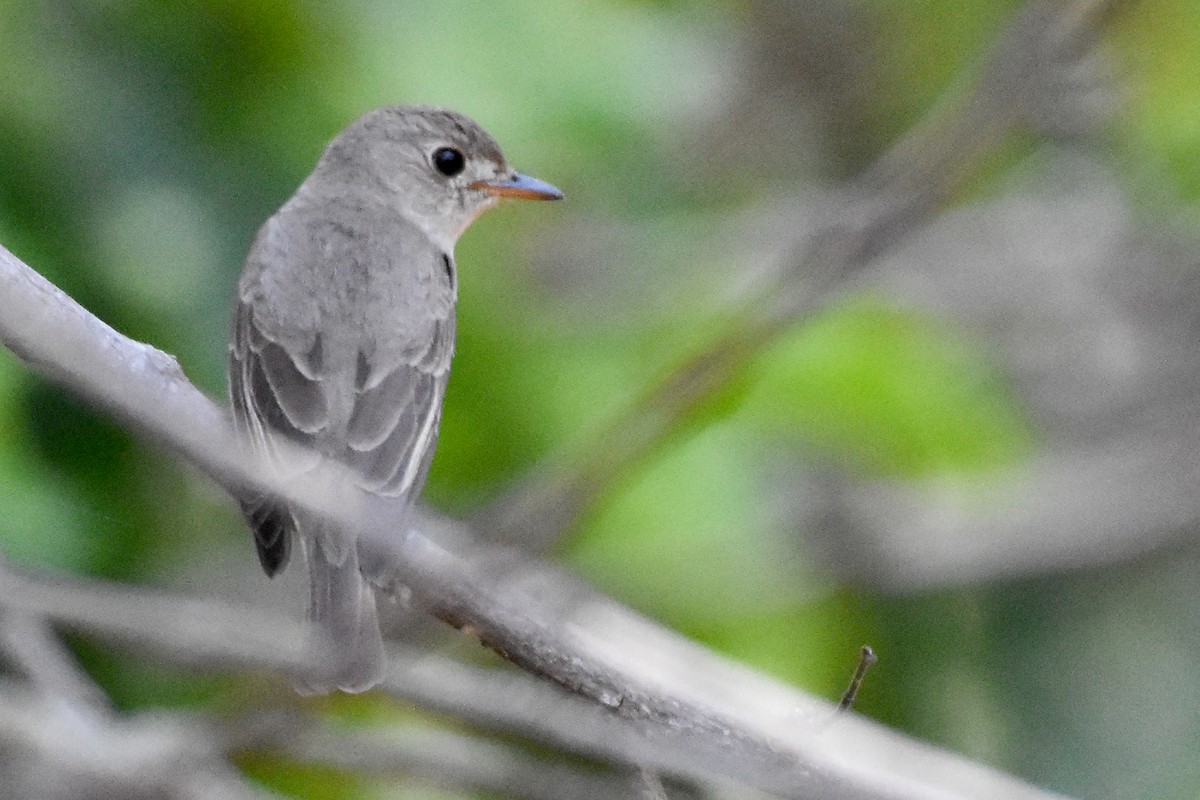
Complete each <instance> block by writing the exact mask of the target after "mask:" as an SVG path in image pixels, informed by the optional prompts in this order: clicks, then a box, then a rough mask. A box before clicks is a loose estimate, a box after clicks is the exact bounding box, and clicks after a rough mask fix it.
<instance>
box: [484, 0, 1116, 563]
mask: <svg viewBox="0 0 1200 800" xmlns="http://www.w3.org/2000/svg"><path fill="white" fill-rule="evenodd" d="M1119 2H1121V0H1032V2H1029V3H1027V4H1026V5H1025V6H1024V7H1023V8H1022V9H1021V10H1020V11H1018V12H1017V13H1016V14H1015V15H1014V17H1013V19H1012V21H1011V22H1010V24H1009V26H1008V27H1007V29H1006V30H1005V31H1004V32H1003V33H1002V34H1001V35H1000V36H999V37H998V40H997V43H996V45H995V47H994V48H993V51H992V53H991V55H990V56H988V57H987V58H986V59H985V61H984V64H983V69H982V72H981V74H980V76H979V78H978V79H977V80H976V82H975V84H974V85H973V86H972V87H971V88H970V89H969V90H968V91H967V92H966V93H965V94H964V95H963V96H962V97H961V98H960V99H959V100H958V101H957V102H954V103H952V104H949V105H947V106H945V107H944V108H941V109H938V110H935V111H934V112H933V113H932V114H931V115H930V117H929V118H928V119H927V120H925V121H924V122H923V123H921V124H920V125H918V126H917V127H916V128H915V129H914V130H913V131H912V132H910V133H909V134H908V135H907V136H905V137H904V138H903V139H902V140H901V141H900V142H898V143H897V144H895V145H894V146H893V147H892V148H891V149H890V150H888V151H887V152H885V153H884V154H883V155H882V156H880V157H879V158H878V159H877V161H876V162H875V163H874V164H873V165H872V166H871V167H869V168H868V169H867V170H865V171H864V172H863V173H862V174H861V175H860V176H858V177H857V178H856V179H854V180H852V181H850V182H849V183H848V185H846V186H845V187H844V188H843V190H842V191H841V193H840V199H839V200H837V201H836V202H834V203H832V204H831V206H830V208H829V209H828V210H827V213H825V214H824V215H823V216H822V219H821V220H820V221H819V222H818V224H817V225H816V227H815V229H814V230H812V231H811V232H808V233H807V234H806V235H805V236H804V238H803V239H802V240H801V241H798V242H796V244H795V245H794V246H793V255H792V256H791V257H790V258H788V259H786V260H785V264H784V268H783V269H781V270H779V271H778V272H776V273H775V274H774V275H772V276H770V277H769V278H768V279H767V280H765V281H764V283H763V285H762V286H760V287H759V289H758V291H757V292H756V293H755V294H754V296H753V297H752V299H751V301H750V302H749V303H746V304H744V305H743V306H741V307H740V308H738V309H733V310H731V313H730V315H729V316H730V318H731V321H729V322H727V323H726V324H723V325H722V326H721V332H720V333H719V334H718V335H717V337H716V338H715V339H713V340H712V341H710V342H709V343H708V344H706V345H704V346H702V347H701V348H700V349H699V350H697V351H696V352H695V353H694V354H693V355H692V356H690V357H688V358H686V359H685V360H684V361H683V362H682V363H680V364H677V365H675V366H674V367H672V368H671V369H669V370H668V371H667V372H666V374H665V375H664V376H663V378H662V379H661V381H660V382H659V383H658V384H656V385H655V386H652V387H650V388H649V389H648V390H647V391H646V392H645V393H644V394H643V395H642V397H641V398H640V399H639V400H637V401H636V402H635V403H634V404H633V405H632V406H631V407H630V408H628V409H626V411H625V412H624V413H622V414H621V415H619V416H618V417H617V418H616V419H615V420H613V421H612V422H611V423H610V424H609V425H607V426H606V427H604V428H603V429H601V430H600V431H599V432H598V433H597V434H596V435H595V436H593V437H591V438H590V439H589V440H588V441H587V442H586V443H585V444H584V445H583V446H581V447H577V448H575V449H574V450H572V451H570V452H568V453H564V454H560V455H559V456H558V457H555V458H551V459H549V460H548V461H547V463H545V464H544V465H542V466H541V467H539V468H538V469H536V470H535V471H534V472H533V474H532V475H530V476H529V478H528V479H527V480H526V481H525V483H524V484H522V485H521V486H520V487H518V488H517V489H516V490H515V491H514V492H512V493H511V494H510V495H508V496H506V497H503V498H501V499H500V500H499V501H498V502H497V503H495V504H494V505H493V506H492V507H491V508H488V509H485V510H484V511H483V512H481V514H480V520H481V521H482V523H483V525H484V526H485V527H486V528H488V529H490V530H492V531H493V532H494V533H495V535H497V536H499V537H500V539H501V540H503V541H509V542H519V543H521V544H522V546H526V547H530V548H534V549H541V548H545V547H547V546H549V545H550V544H552V543H553V542H554V541H555V540H556V539H557V538H558V537H560V536H563V535H565V534H566V533H567V532H568V531H569V530H570V529H571V528H572V526H573V525H574V524H575V523H576V522H577V521H578V519H579V517H580V516H581V515H582V514H584V513H586V512H587V510H588V509H589V508H590V507H591V506H592V505H593V504H594V503H596V502H597V501H598V500H599V498H601V497H603V496H604V494H605V493H606V492H608V491H609V490H610V489H611V488H612V486H613V485H614V483H615V482H616V481H618V480H620V479H621V478H622V477H623V476H626V475H628V474H629V473H631V472H632V471H634V470H636V469H637V468H638V466H639V465H641V464H644V463H645V462H646V461H647V460H648V459H649V458H651V457H652V456H653V455H654V454H655V453H657V452H658V451H659V449H660V448H662V447H663V446H665V445H666V444H667V443H668V442H669V441H671V440H672V438H673V437H674V436H675V435H677V434H679V433H681V432H683V431H685V430H686V429H688V428H689V427H690V426H692V425H694V424H696V421H697V420H702V419H703V418H704V416H705V415H704V414H702V413H700V412H702V411H703V410H704V409H706V408H712V407H714V406H717V405H718V404H719V403H720V401H721V400H722V399H723V398H724V396H725V395H727V394H728V393H730V392H731V391H732V390H733V389H734V387H735V386H736V385H737V383H738V382H739V379H740V378H741V377H742V376H743V375H744V372H745V370H746V369H747V368H748V367H749V366H750V365H751V364H752V362H753V360H754V358H755V357H756V356H757V355H758V354H759V353H761V352H762V351H763V350H764V349H765V348H766V347H768V346H769V345H770V344H771V343H773V342H774V341H776V340H777V338H778V337H779V336H780V334H782V333H783V332H785V331H787V330H790V329H791V328H793V327H794V326H796V325H799V324H802V323H803V322H804V321H805V320H807V319H809V318H811V316H812V315H813V314H814V313H815V312H817V311H819V310H820V309H822V308H824V307H826V306H827V305H828V303H829V302H830V300H831V299H833V298H834V297H836V296H837V295H838V294H839V293H841V292H843V291H845V290H847V289H848V288H849V286H850V284H851V283H852V282H853V281H854V280H855V279H857V278H858V277H860V276H861V275H862V273H863V272H864V271H865V269H866V268H867V267H868V266H870V265H871V264H872V263H873V262H874V261H875V260H876V259H877V257H878V256H879V255H880V254H882V253H884V252H886V251H887V250H889V249H890V248H893V247H894V246H895V245H896V244H897V243H899V242H900V241H902V240H903V239H905V238H906V237H908V236H909V235H910V234H912V233H913V232H914V231H916V230H918V229H920V228H921V226H922V225H923V224H924V223H925V222H926V220H928V219H929V218H930V216H931V214H932V213H933V212H934V211H935V210H936V209H937V208H938V207H939V205H940V204H942V203H943V202H945V201H946V199H947V198H949V197H950V196H952V195H953V194H954V193H955V192H956V191H958V190H959V189H960V188H961V187H962V186H964V185H965V183H966V181H967V179H968V178H970V177H971V176H972V175H974V174H976V173H977V172H978V171H979V170H980V169H981V168H983V167H984V166H985V165H986V164H987V163H988V161H989V159H991V158H993V157H994V156H995V155H996V154H997V153H998V152H999V151H1000V150H1001V148H1002V146H1003V145H1004V144H1005V143H1006V141H1008V140H1009V139H1010V137H1011V136H1012V135H1013V134H1014V133H1016V132H1018V131H1020V130H1026V131H1029V132H1032V133H1041V134H1054V135H1064V134H1070V135H1078V134H1080V133H1083V132H1089V131H1091V130H1093V129H1094V128H1095V125H1096V122H1097V121H1098V120H1099V119H1100V117H1101V116H1102V115H1101V114H1100V113H1099V112H1100V110H1102V108H1103V105H1104V102H1103V99H1104V92H1103V91H1102V89H1101V87H1100V86H1098V83H1097V78H1096V74H1097V73H1096V70H1095V69H1094V67H1095V64H1094V63H1089V62H1090V61H1094V51H1095V48H1096V46H1097V44H1098V41H1099V36H1100V33H1101V24H1102V22H1103V21H1104V19H1105V17H1106V15H1107V14H1108V12H1110V11H1111V10H1112V9H1113V8H1114V7H1115V6H1116V5H1117V4H1118V3H1119ZM1085 67H1091V68H1085Z"/></svg>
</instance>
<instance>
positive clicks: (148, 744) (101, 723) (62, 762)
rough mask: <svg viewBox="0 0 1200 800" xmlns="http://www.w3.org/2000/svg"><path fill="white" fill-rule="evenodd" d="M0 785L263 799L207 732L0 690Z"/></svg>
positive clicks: (99, 796)
mask: <svg viewBox="0 0 1200 800" xmlns="http://www.w3.org/2000/svg"><path fill="white" fill-rule="evenodd" d="M0 786H3V787H4V796H5V797H22V798H36V800H106V799H107V798H112V797H121V798H128V800H267V799H268V798H272V797H276V795H274V794H272V793H270V792H267V791H265V790H262V789H257V788H252V787H251V786H250V785H249V784H248V783H247V782H246V781H245V780H244V779H242V778H241V777H240V776H239V775H238V774H237V773H236V772H235V771H234V769H233V768H232V767H231V766H230V765H229V764H228V762H227V761H226V760H225V758H224V756H223V753H222V752H221V748H220V747H219V746H218V742H217V740H216V739H215V738H214V735H213V733H212V731H210V730H208V729H207V728H205V727H204V726H201V725H196V724H194V723H192V722H191V721H189V720H187V719H184V718H182V717H180V716H178V715H149V714H142V715H137V716H134V717H123V718H121V717H115V716H113V717H108V716H105V717H104V718H100V717H91V716H88V717H80V716H79V715H77V714H74V713H71V712H70V711H69V710H67V709H65V708H64V707H63V706H62V705H61V704H59V703H57V702H56V701H55V700H54V699H53V698H48V697H46V696H44V695H40V694H35V693H31V692H28V691H27V690H26V689H25V688H23V687H20V686H15V685H10V684H7V683H3V684H0Z"/></svg>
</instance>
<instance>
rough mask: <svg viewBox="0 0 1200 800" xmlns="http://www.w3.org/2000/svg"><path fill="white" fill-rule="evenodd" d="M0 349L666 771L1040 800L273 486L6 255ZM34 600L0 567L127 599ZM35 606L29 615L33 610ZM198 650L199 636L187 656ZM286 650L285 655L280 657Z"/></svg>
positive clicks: (86, 609)
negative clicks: (325, 542)
mask: <svg viewBox="0 0 1200 800" xmlns="http://www.w3.org/2000/svg"><path fill="white" fill-rule="evenodd" d="M0 340H2V341H4V342H5V344H6V345H7V346H8V347H9V348H10V349H12V350H13V351H14V352H16V353H17V354H18V355H20V356H22V357H23V358H24V359H25V360H26V361H27V362H28V363H30V364H31V365H34V366H36V367H37V368H38V369H39V370H40V371H41V372H42V373H43V374H46V375H48V376H50V377H52V378H54V379H55V380H57V381H59V382H61V383H63V384H65V385H67V386H68V387H70V388H72V389H74V390H75V391H77V392H80V393H82V394H83V395H85V396H86V397H88V398H90V399H92V400H93V402H96V403H97V404H99V405H101V406H102V407H104V408H105V409H108V410H109V411H110V412H112V413H114V414H116V415H117V416H119V417H121V418H123V419H125V420H128V421H130V422H132V423H133V424H135V425H136V427H138V428H139V429H141V430H143V431H146V432H148V433H150V434H151V435H152V436H153V437H154V438H155V439H156V440H157V441H158V442H159V443H161V444H162V445H164V446H166V447H169V448H170V449H171V450H173V451H174V452H176V453H178V454H179V455H180V456H182V457H183V458H185V459H186V460H188V461H189V462H191V463H192V464H194V465H195V466H197V467H199V468H200V469H202V470H204V471H205V472H206V473H207V474H209V475H210V476H212V477H213V478H214V479H215V480H217V481H218V482H219V483H221V485H223V486H226V487H230V488H232V489H235V490H236V489H237V488H239V487H251V486H252V487H255V488H256V489H259V490H265V491H272V492H275V493H276V494H279V495H280V496H282V497H285V498H286V499H287V500H288V502H290V503H295V504H296V505H298V506H301V507H304V508H306V510H309V511H310V512H311V513H314V514H319V515H322V516H324V517H325V518H326V519H327V521H328V522H330V523H331V524H335V525H340V526H343V527H354V528H355V529H356V530H357V531H358V534H359V536H358V541H359V548H360V552H361V553H362V556H363V557H362V563H363V565H364V569H367V570H369V574H370V575H371V577H372V578H373V579H375V580H377V581H380V582H382V583H389V584H402V585H404V586H406V587H408V588H410V589H411V591H412V593H413V596H414V597H415V598H416V600H417V601H418V603H419V604H420V605H421V606H422V607H424V608H426V609H427V610H429V611H430V612H431V613H433V614H434V615H436V616H437V617H439V618H441V619H443V620H446V621H448V622H450V623H452V624H454V625H455V626H457V627H459V628H461V629H463V630H464V631H467V632H469V633H471V634H472V635H474V636H476V637H477V638H479V640H480V641H482V642H484V643H485V644H486V645H488V646H489V647H491V648H492V649H494V650H496V651H497V652H499V653H500V654H502V655H503V656H504V657H505V658H507V659H508V660H510V661H512V662H513V663H515V664H518V665H519V666H522V667H524V668H526V669H528V670H530V671H531V672H534V673H535V674H538V675H541V676H543V677H545V678H547V679H549V680H551V681H553V682H555V683H558V684H559V685H561V686H563V687H565V688H567V689H568V690H570V691H572V692H575V693H578V694H580V695H583V696H585V697H588V698H591V699H592V700H595V701H598V703H599V704H600V705H601V706H603V707H604V708H606V709H608V713H612V714H613V715H615V716H618V717H620V718H622V719H624V720H626V721H627V722H629V723H630V724H631V725H632V726H634V727H635V729H636V731H637V735H639V736H641V737H642V739H643V741H644V742H645V743H646V744H647V750H648V752H652V753H654V752H664V751H666V752H669V753H671V755H672V756H673V760H674V762H673V768H675V769H677V768H678V766H679V764H680V763H686V764H689V765H690V767H691V770H690V771H691V773H693V774H708V775H711V776H713V777H715V778H724V779H728V780H734V781H739V782H745V783H748V784H751V785H754V786H757V787H760V788H764V789H767V790H769V791H774V792H777V793H779V794H781V795H784V796H811V795H813V794H817V795H820V796H822V797H829V798H841V797H846V798H848V797H863V798H885V797H886V798H933V797H942V796H952V795H954V794H957V793H964V792H966V787H975V790H976V792H978V787H981V786H984V787H987V789H986V792H987V794H988V796H990V797H997V798H1005V797H1012V798H1019V797H1029V798H1032V797H1042V796H1046V795H1044V794H1043V793H1041V792H1039V791H1037V790H1035V789H1033V788H1031V787H1028V786H1025V785H1023V784H1021V783H1020V782H1018V781H1015V780H1013V779H1011V778H1007V777H1005V776H1003V775H1001V774H999V773H996V772H994V771H991V770H989V769H987V768H985V767H982V766H979V765H975V764H972V763H970V762H968V761H965V760H963V759H961V758H958V757H955V756H953V755H951V754H948V753H943V752H939V751H936V750H934V749H933V748H930V747H928V746H925V745H921V744H919V743H917V742H913V741H911V740H908V739H906V738H905V737H902V736H900V735H898V734H895V733H892V732H889V731H886V730H884V729H882V728H880V727H878V726H874V725H871V724H870V723H869V722H867V721H865V720H862V719H860V718H857V717H847V718H846V719H844V720H840V721H839V724H838V725H837V726H834V728H832V729H830V730H825V731H821V732H820V734H819V735H817V734H816V732H815V731H814V729H813V727H812V725H811V724H810V723H811V722H812V721H813V720H814V719H816V718H818V717H819V716H820V715H819V714H818V713H817V712H816V710H815V707H816V706H817V704H816V702H815V701H814V700H813V699H812V698H810V697H807V696H805V695H803V694H800V693H798V692H795V691H793V690H791V689H789V688H787V687H784V686H781V685H779V684H777V683H774V682H773V681H770V680H769V679H767V678H764V677H762V676H758V675H755V674H753V673H751V672H749V671H747V670H745V669H742V668H740V667H737V666H736V665H733V664H730V663H728V662H726V661H724V660H723V659H721V658H719V657H717V656H715V655H714V654H712V653H709V652H708V651H705V650H704V649H703V648H700V647H698V646H696V645H695V644H693V643H690V642H686V641H684V640H682V639H680V638H679V637H677V636H675V635H673V634H672V633H670V632H669V631H666V630H664V629H662V628H659V627H657V626H655V625H653V624H651V623H649V622H648V621H646V620H644V619H641V618H639V617H638V616H637V615H635V614H633V613H631V612H629V611H628V610H626V609H623V608H621V607H620V606H618V605H617V604H615V603H613V602H612V601H609V600H607V599H605V598H601V597H599V596H595V595H594V594H592V593H587V592H582V591H581V592H580V596H581V599H580V600H579V601H578V602H577V603H576V604H575V606H574V608H572V609H570V614H569V616H568V615H567V614H564V613H562V612H561V609H560V610H556V609H554V608H547V604H546V601H545V600H544V599H542V598H543V597H544V595H543V594H539V592H538V591H536V589H537V588H538V586H537V583H536V581H535V579H539V580H547V579H548V580H552V581H562V580H566V578H565V576H563V575H561V574H560V573H557V572H555V571H554V570H551V569H549V568H548V567H545V566H544V565H543V566H537V567H536V568H534V567H528V565H527V568H526V569H524V570H520V571H514V570H509V571H504V572H500V573H497V570H496V564H497V559H498V558H505V559H507V560H508V561H509V562H510V563H511V561H512V560H513V558H514V556H512V555H511V554H508V555H505V554H503V553H500V552H498V551H495V550H479V551H476V552H472V553H470V554H469V555H467V556H465V557H458V556H455V555H453V554H451V553H449V552H447V551H446V550H444V549H442V548H441V547H439V546H438V545H437V544H435V543H434V542H432V541H430V540H429V539H427V538H425V537H424V536H422V535H421V534H420V533H419V532H417V531H415V530H408V531H405V532H404V534H403V535H397V530H396V515H395V511H396V509H395V508H392V507H386V506H385V507H365V508H362V509H360V511H361V515H356V514H354V513H353V512H354V506H353V504H345V503H342V504H338V503H335V502H332V500H331V499H330V497H329V495H328V492H327V491H326V492H325V493H324V494H322V492H321V491H320V490H317V489H314V486H323V485H324V482H326V481H328V480H330V479H331V475H332V473H328V472H327V471H325V470H321V471H320V472H321V474H320V475H318V476H316V477H317V478H319V479H321V481H320V482H317V481H316V479H314V482H313V485H312V486H310V485H307V483H306V484H304V485H298V484H297V485H284V484H283V482H282V481H281V480H279V479H278V478H274V477H273V476H272V474H271V473H270V472H264V470H263V464H262V463H261V462H259V461H256V460H254V459H253V458H251V457H249V456H248V455H246V454H245V453H244V451H243V448H242V447H241V446H240V443H239V441H238V439H237V438H236V435H235V434H234V432H233V431H232V428H231V426H230V425H228V424H227V422H226V419H225V417H224V415H223V414H222V413H221V412H220V411H219V410H218V409H217V408H216V407H215V406H213V404H212V403H211V402H210V401H209V400H208V399H207V398H205V397H204V396H203V395H202V394H201V393H200V392H198V391H197V390H196V389H195V387H193V386H192V385H191V384H190V383H188V382H187V380H186V379H185V378H184V377H183V375H182V373H181V372H180V371H179V370H178V368H177V367H176V366H175V365H174V362H173V360H172V359H170V358H169V357H167V356H165V355H163V354H161V353H159V352H158V351H157V350H154V349H153V348H151V347H148V346H147V345H144V344H140V343H138V342H134V341H132V340H130V339H127V338H126V337H124V336H121V335H120V334H118V333H117V332H116V331H113V330H112V329H111V328H109V327H108V326H106V325H104V323H102V322H100V321H99V320H98V319H96V318H95V317H94V316H92V315H91V314H89V313H88V312H87V311H86V310H85V309H83V308H82V307H81V306H79V305H78V304H77V303H75V302H74V301H72V300H71V299H70V298H68V297H67V296H66V295H64V294H63V293H62V292H61V291H60V290H58V289H57V288H56V287H54V286H53V285H52V284H50V283H49V282H48V281H46V280H45V279H44V278H42V277H41V276H40V275H38V274H37V273H36V272H34V271H33V270H32V269H30V268H29V267H28V266H27V265H25V264H23V263H22V262H21V261H20V260H18V259H17V258H16V257H15V256H13V255H12V254H11V253H9V252H8V251H7V250H5V249H3V248H0ZM334 477H336V476H334ZM314 492H315V493H316V495H317V500H316V502H315V504H314V500H313V496H312V495H313V493H314ZM500 563H504V562H503V561H501V562H500ZM547 576H548V577H547ZM43 591H44V592H45V593H44V594H39V593H38V587H35V586H32V585H30V584H28V583H24V582H22V581H21V579H20V578H18V577H17V576H15V575H13V574H12V573H0V596H2V597H3V599H4V601H5V602H9V603H13V604H14V605H15V607H17V608H19V609H21V610H24V611H27V612H31V613H39V614H45V615H46V616H48V617H49V616H51V613H52V612H53V611H54V609H55V608H62V609H65V610H63V611H62V613H63V615H64V616H72V617H74V618H75V619H77V620H79V621H86V624H89V625H96V626H98V627H101V629H114V630H119V629H121V628H122V627H123V626H124V627H128V623H127V622H126V621H124V620H122V619H121V618H120V615H121V614H124V613H127V612H128V611H129V610H130V609H129V608H128V607H127V606H125V605H123V604H121V603H113V604H112V605H111V606H104V605H103V604H99V605H94V604H93V603H92V602H90V601H89V600H88V599H87V598H85V597H84V596H83V595H76V594H73V593H72V592H71V591H70V590H64V591H62V598H65V599H62V598H60V597H59V592H58V591H56V590H52V589H49V588H45V587H43ZM39 598H40V599H39ZM35 601H36V602H39V603H40V604H41V607H39V608H34V607H32V606H33V603H34V602H35ZM157 605H160V604H159V603H153V604H150V605H149V607H140V608H138V609H137V613H136V614H135V615H134V617H135V618H136V619H144V615H151V616H150V618H151V619H153V614H154V613H155V606H157ZM101 610H103V613H101ZM206 622H207V620H205V619H204V618H203V617H202V616H196V617H192V618H186V619H185V620H184V624H182V625H177V626H174V627H177V628H190V629H194V630H198V631H201V632H203V631H204V630H205V628H204V626H205V624H206ZM164 626H167V627H170V626H169V622H168V621H167V620H161V621H157V622H156V624H147V625H144V626H143V629H144V630H145V631H154V630H157V631H159V632H160V633H161V635H162V636H164V637H165V638H166V640H167V641H172V640H173V639H174V637H177V636H188V635H189V634H187V633H186V632H179V631H173V630H171V631H164ZM227 634H228V635H230V636H233V637H234V639H233V641H234V642H235V646H234V647H233V648H228V647H226V649H225V650H224V651H221V654H222V655H223V656H232V654H233V653H235V652H236V651H237V650H238V649H239V648H241V647H243V646H247V643H246V642H245V641H241V640H239V639H238V637H237V636H236V635H235V632H234V631H223V632H222V633H221V634H220V635H221V636H222V637H224V636H225V635H227ZM298 638H299V637H298ZM200 644H201V643H200V641H199V637H197V640H196V641H193V642H191V643H190V644H189V645H188V647H199V646H200ZM251 650H252V648H250V647H248V646H247V651H246V652H247V657H248V658H249V659H250V660H251V663H260V662H256V661H254V660H253V659H255V658H256V657H257V656H256V655H255V654H254V653H253V652H251ZM298 650H299V646H298V645H297V646H296V649H295V650H291V651H288V652H297V651H298ZM822 708H823V707H822ZM826 710H827V709H826ZM645 766H647V767H649V768H656V767H657V766H658V765H656V764H653V763H650V764H646V765H645ZM664 771H666V770H664Z"/></svg>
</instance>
